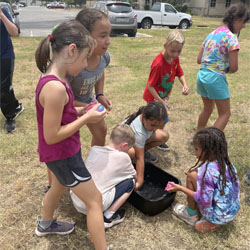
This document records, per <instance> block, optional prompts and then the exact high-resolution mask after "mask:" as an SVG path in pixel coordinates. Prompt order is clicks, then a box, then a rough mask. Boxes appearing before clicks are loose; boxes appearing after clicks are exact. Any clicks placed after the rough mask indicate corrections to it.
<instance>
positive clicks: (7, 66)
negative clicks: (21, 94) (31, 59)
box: [0, 58, 19, 119]
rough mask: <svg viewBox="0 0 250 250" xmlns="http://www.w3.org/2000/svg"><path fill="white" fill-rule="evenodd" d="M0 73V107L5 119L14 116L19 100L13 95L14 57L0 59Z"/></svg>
mask: <svg viewBox="0 0 250 250" xmlns="http://www.w3.org/2000/svg"><path fill="white" fill-rule="evenodd" d="M0 62H1V63H0V64H1V65H0V75H1V81H0V85H1V89H0V94H1V95H0V107H1V110H2V113H3V115H4V116H5V118H6V119H12V118H14V117H15V113H16V108H17V107H18V106H19V102H18V100H17V99H16V97H15V94H14V90H13V86H12V78H13V72H14V59H10V58H8V59H1V60H0Z"/></svg>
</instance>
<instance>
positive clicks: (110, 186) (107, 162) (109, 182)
mask: <svg viewBox="0 0 250 250" xmlns="http://www.w3.org/2000/svg"><path fill="white" fill-rule="evenodd" d="M85 164H86V167H87V169H88V170H89V172H90V174H91V176H92V178H93V181H94V182H95V185H96V187H97V189H98V190H99V191H100V192H101V194H102V199H103V211H105V210H107V209H108V208H109V207H110V205H111V204H112V202H113V200H114V196H115V186H116V185H117V184H119V183H121V182H122V181H124V180H126V179H131V178H134V177H135V176H136V171H135V168H134V166H133V164H132V162H131V159H130V157H129V155H128V154H127V153H124V152H121V151H118V150H116V149H114V148H111V147H109V146H105V147H101V146H93V147H92V148H91V149H90V152H89V155H88V157H87V160H86V162H85ZM70 195H71V199H72V201H73V204H74V206H75V208H76V210H77V211H78V212H80V213H84V214H86V208H85V204H84V203H83V202H82V201H81V200H80V199H79V198H78V197H77V196H76V195H75V194H74V193H73V192H72V191H70Z"/></svg>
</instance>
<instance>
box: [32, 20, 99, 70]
mask: <svg viewBox="0 0 250 250" xmlns="http://www.w3.org/2000/svg"><path fill="white" fill-rule="evenodd" d="M70 44H75V45H76V47H77V49H78V50H79V52H81V51H82V50H83V49H85V48H88V49H89V51H91V49H92V48H93V47H94V46H95V40H94V39H93V38H92V37H91V35H90V33H89V31H88V30H87V29H86V28H85V27H84V26H83V25H82V24H81V23H80V22H78V21H77V20H68V21H66V22H63V23H61V24H60V25H58V26H57V27H56V28H55V29H54V31H53V33H52V34H51V35H48V36H47V37H45V38H44V39H43V40H42V41H41V42H40V44H39V46H38V48H37V50H36V54H35V58H36V65H37V67H38V69H39V70H40V71H41V72H42V73H45V72H46V70H47V68H48V66H49V64H50V63H51V61H52V59H50V47H51V50H52V53H53V54H54V53H57V54H58V53H60V52H61V50H62V49H63V48H64V47H65V46H68V45H70Z"/></svg>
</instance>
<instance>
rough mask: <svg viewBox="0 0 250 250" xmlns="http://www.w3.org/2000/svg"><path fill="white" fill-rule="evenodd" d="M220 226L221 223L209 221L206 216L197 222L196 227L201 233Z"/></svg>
mask: <svg viewBox="0 0 250 250" xmlns="http://www.w3.org/2000/svg"><path fill="white" fill-rule="evenodd" d="M220 227H221V226H220V225H217V224H214V223H211V222H209V221H207V220H206V219H205V217H204V216H202V218H201V219H200V220H199V221H198V222H196V224H195V229H196V230H197V231H198V232H200V233H208V232H211V231H213V230H216V229H218V228H220Z"/></svg>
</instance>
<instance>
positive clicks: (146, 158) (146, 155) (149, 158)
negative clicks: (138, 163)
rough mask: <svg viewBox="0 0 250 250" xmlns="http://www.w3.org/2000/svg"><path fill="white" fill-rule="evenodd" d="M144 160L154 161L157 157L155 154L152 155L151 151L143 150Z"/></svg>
mask: <svg viewBox="0 0 250 250" xmlns="http://www.w3.org/2000/svg"><path fill="white" fill-rule="evenodd" d="M144 161H145V162H152V163H156V162H157V161H158V158H157V157H156V156H154V155H152V154H151V153H149V152H148V151H145V152H144Z"/></svg>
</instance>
